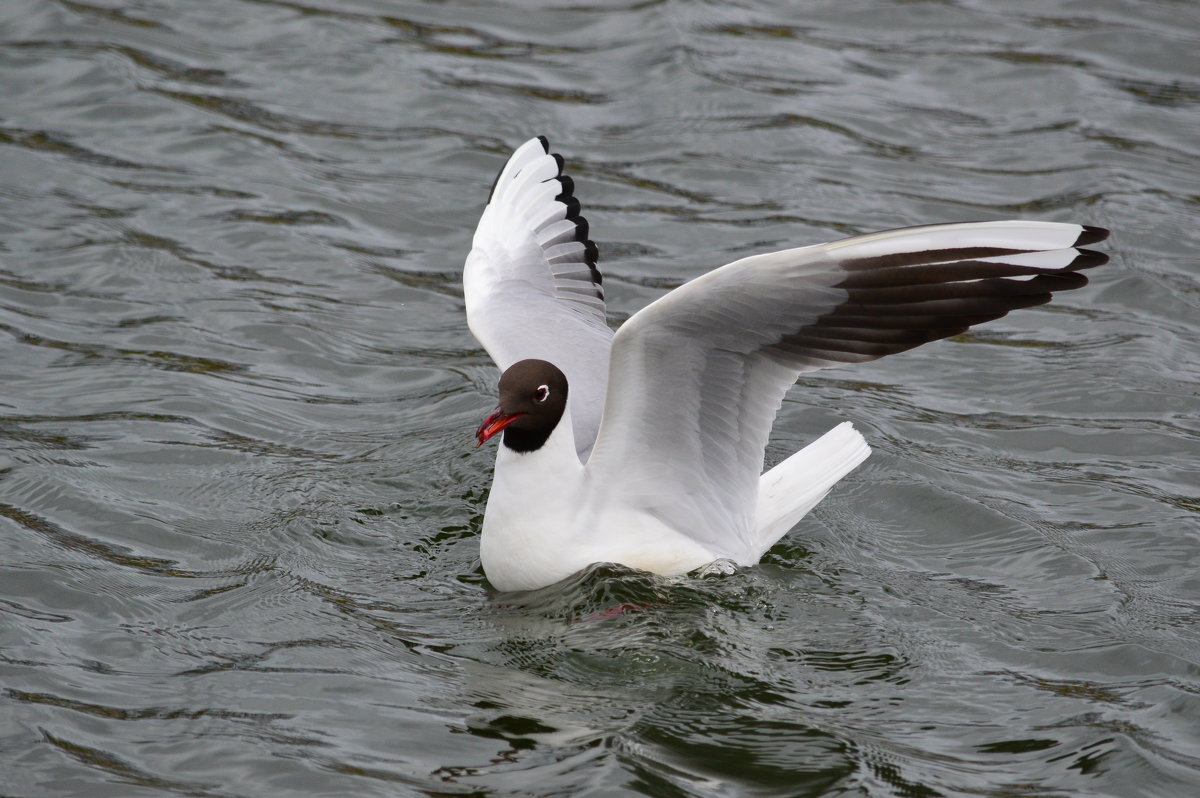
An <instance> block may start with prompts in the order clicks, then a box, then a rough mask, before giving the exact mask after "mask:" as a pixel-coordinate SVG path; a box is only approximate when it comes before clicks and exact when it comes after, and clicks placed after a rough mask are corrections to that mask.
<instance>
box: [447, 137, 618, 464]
mask: <svg viewBox="0 0 1200 798" xmlns="http://www.w3.org/2000/svg"><path fill="white" fill-rule="evenodd" d="M562 164H563V161H562V157H561V156H559V155H557V154H552V153H550V145H549V143H548V142H547V141H546V139H545V138H544V137H542V136H538V137H537V138H534V139H530V140H529V141H527V142H525V143H524V144H523V145H521V146H520V147H519V148H518V149H517V150H516V152H514V153H513V154H512V156H511V157H510V158H509V159H508V163H507V164H505V166H504V168H503V169H502V170H500V174H499V176H498V177H497V178H496V183H495V185H494V186H493V187H492V194H491V197H490V198H489V200H488V204H487V207H486V208H484V210H483V216H482V217H481V218H480V220H479V226H478V228H476V230H475V239H474V242H473V244H472V249H471V253H470V254H469V255H468V256H467V262H466V266H465V268H464V269H463V287H464V290H465V296H466V304H467V324H468V325H469V326H470V328H471V332H472V333H473V334H474V335H475V337H476V338H477V339H478V340H479V342H480V343H481V344H483V347H484V348H485V349H487V351H488V354H489V355H491V356H492V360H494V361H496V365H497V366H499V367H500V370H501V371H504V370H505V369H507V368H508V367H509V366H511V365H512V364H513V363H516V362H517V361H519V360H524V359H526V358H539V359H541V360H548V361H550V362H551V363H553V364H555V365H556V366H558V367H559V368H560V369H562V371H563V373H564V374H566V375H567V382H568V385H569V386H570V388H569V390H570V401H571V418H572V421H573V424H574V433H575V444H576V448H577V449H578V450H579V453H580V457H581V459H582V458H584V457H586V456H587V453H588V452H589V451H591V448H592V442H593V441H594V440H595V437H596V429H597V428H598V427H599V425H600V414H601V411H602V409H603V406H604V392H605V386H606V384H607V380H608V355H609V349H610V347H611V345H612V335H613V334H612V331H611V330H610V329H609V327H608V325H607V323H606V322H605V315H604V313H605V311H604V290H603V289H602V288H601V285H600V283H601V276H600V271H599V270H598V269H597V268H596V260H597V251H596V245H595V244H594V243H592V242H591V241H590V240H589V239H588V223H587V220H585V219H584V218H583V217H582V216H580V215H579V201H578V200H577V199H575V196H574V183H573V182H572V181H571V178H570V177H568V176H566V175H564V174H563V173H562Z"/></svg>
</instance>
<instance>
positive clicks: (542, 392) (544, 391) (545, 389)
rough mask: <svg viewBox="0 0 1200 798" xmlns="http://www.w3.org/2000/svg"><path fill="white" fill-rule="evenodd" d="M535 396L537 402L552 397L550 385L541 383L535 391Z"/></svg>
mask: <svg viewBox="0 0 1200 798" xmlns="http://www.w3.org/2000/svg"><path fill="white" fill-rule="evenodd" d="M533 398H534V400H535V401H536V402H538V403H541V402H544V401H546V400H547V399H549V398H550V386H549V385H539V386H538V387H537V391H535V392H534V394H533Z"/></svg>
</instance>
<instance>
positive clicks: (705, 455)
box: [464, 138, 1107, 590]
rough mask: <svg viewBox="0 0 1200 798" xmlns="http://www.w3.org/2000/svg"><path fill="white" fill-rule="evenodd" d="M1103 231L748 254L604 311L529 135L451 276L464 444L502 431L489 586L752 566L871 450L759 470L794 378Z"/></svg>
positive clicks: (1002, 232) (964, 314) (833, 437)
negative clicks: (648, 299)
mask: <svg viewBox="0 0 1200 798" xmlns="http://www.w3.org/2000/svg"><path fill="white" fill-rule="evenodd" d="M1106 234H1107V231H1103V230H1100V229H1098V228H1092V227H1086V226H1083V225H1075V224H1056V223H1049V222H972V223H962V224H950V225H932V226H927V227H916V228H908V229H904V230H894V231H887V232H884V233H876V234H872V235H868V236H859V237H855V238H850V239H845V240H842V241H836V242H833V243H830V244H821V245H816V246H810V247H802V248H799V249H792V250H784V251H781V252H774V253H769V254H765V255H758V256H754V257H750V258H745V259H743V260H740V261H736V262H734V263H731V264H728V265H726V266H723V267H721V268H720V269H716V270H715V271H712V272H709V273H708V274H706V275H704V276H702V277H699V278H697V279H695V280H693V281H691V282H690V283H688V284H686V285H684V286H681V287H680V288H678V289H676V290H674V291H672V292H670V293H668V294H666V295H665V296H663V297H662V298H660V299H659V300H657V301H656V302H654V303H652V304H651V305H649V306H648V307H646V308H644V309H643V310H641V311H639V312H638V313H636V314H634V315H633V316H632V317H631V318H630V319H629V320H628V321H627V322H626V323H625V324H624V325H623V326H622V327H621V328H620V330H618V331H617V332H616V334H615V335H614V333H613V332H612V331H611V330H610V329H609V327H608V325H607V323H606V320H605V309H604V299H603V290H602V288H601V277H600V273H599V271H598V270H597V268H596V247H595V245H594V244H593V243H592V242H591V241H590V240H588V226H587V223H586V222H585V221H584V220H583V219H582V217H580V216H579V203H578V201H577V200H576V199H575V198H574V196H573V184H572V182H571V180H570V178H567V177H565V176H564V175H563V174H562V160H561V158H559V157H558V156H555V155H551V154H549V148H548V145H547V143H546V141H545V139H541V138H537V139H531V140H530V141H528V142H526V143H525V144H524V145H523V146H522V147H520V148H519V149H518V150H517V151H516V152H515V153H514V154H513V156H512V157H511V158H510V159H509V162H508V163H507V164H506V166H505V167H504V169H503V170H502V171H501V173H500V175H499V177H498V178H497V182H496V185H495V187H494V188H493V192H492V196H491V198H490V200H489V203H488V206H487V208H486V209H485V211H484V214H483V217H482V218H481V220H480V224H479V227H478V229H477V231H476V234H475V240H474V245H473V249H472V251H471V253H470V255H469V256H468V258H467V264H466V268H465V270H464V284H465V296H466V301H467V316H468V322H469V324H470V326H471V330H472V332H474V334H475V336H476V337H477V338H478V339H479V340H480V342H481V343H483V344H484V346H485V348H486V349H487V350H488V352H489V353H490V354H491V355H492V358H493V359H494V360H495V361H496V363H497V365H498V366H499V367H500V368H501V370H502V372H503V374H502V376H501V381H500V406H499V407H498V408H497V411H496V412H495V413H493V414H492V416H490V417H489V418H488V420H487V421H485V422H484V424H483V426H481V427H480V430H479V433H478V437H479V440H480V443H482V442H483V441H485V440H487V439H488V438H490V437H492V436H493V435H496V434H501V433H502V434H503V440H502V443H501V445H500V447H499V452H498V454H497V458H496V468H495V476H494V480H493V484H492V491H491V494H490V496H489V499H488V506H487V510H486V513H485V516H484V522H483V536H482V541H481V557H482V561H483V566H484V570H485V572H486V573H487V576H488V579H489V580H490V581H491V582H492V584H493V585H494V586H495V587H497V588H499V589H501V590H518V589H530V588H536V587H542V586H545V585H548V584H552V583H554V582H556V581H559V580H561V579H563V578H565V577H567V576H569V575H571V574H572V573H575V572H576V571H578V570H580V569H582V568H585V567H587V566H588V565H591V564H592V563H597V562H615V563H619V564H622V565H625V566H629V567H632V568H640V569H643V570H647V571H653V572H655V573H660V574H667V575H674V574H682V573H686V572H688V571H691V570H694V569H696V568H699V567H701V566H704V565H705V564H707V563H709V562H712V561H714V560H718V559H727V560H731V561H733V562H735V563H737V564H739V565H749V564H752V563H754V562H757V561H758V559H759V558H760V557H761V556H762V554H763V553H764V552H765V551H766V550H767V549H768V548H770V546H771V545H773V544H774V543H775V542H776V541H777V540H778V539H779V538H780V537H781V536H782V535H783V534H785V533H786V532H787V531H788V530H789V529H790V528H791V527H792V526H794V525H795V523H796V522H798V521H799V520H800V518H802V517H803V515H804V514H805V513H807V512H808V511H809V510H810V509H811V508H812V507H813V506H814V505H815V504H816V503H817V502H818V501H820V499H821V498H822V497H823V496H824V495H825V494H826V493H827V492H828V491H829V489H830V488H831V487H832V486H833V485H834V483H836V482H837V481H838V480H839V479H841V478H842V477H843V476H845V475H846V474H847V473H849V472H850V471H851V470H852V469H853V468H854V467H856V466H857V465H858V464H859V463H861V462H862V460H863V459H865V458H866V457H867V455H868V454H869V451H870V450H869V448H868V446H867V444H866V442H865V441H864V440H863V438H862V436H861V435H859V434H858V433H857V432H856V431H855V430H854V429H853V427H851V426H850V425H849V424H841V425H839V426H838V427H835V428H834V429H833V430H831V431H830V432H828V433H826V434H825V435H824V436H822V437H821V438H820V439H818V440H817V441H815V442H814V443H812V444H811V445H809V446H808V447H806V448H804V449H802V450H801V451H799V452H797V453H796V454H794V455H792V456H791V457H790V458H788V459H787V460H785V461H784V462H782V463H780V464H779V465H777V466H776V467H775V468H773V469H771V470H770V471H768V472H767V473H766V474H762V473H761V472H762V467H763V457H764V452H765V448H766V443H767V437H768V434H769V432H770V428H771V424H772V422H773V420H774V417H775V413H776V412H777V410H778V409H779V406H780V404H781V402H782V400H783V397H784V394H785V392H786V391H787V389H788V387H790V386H791V385H792V384H793V383H794V382H795V380H796V377H797V376H798V375H799V374H801V373H803V372H805V371H811V370H814V369H819V368H824V367H827V366H835V365H843V364H847V363H854V362H862V361H866V360H872V359H875V358H878V357H882V356H884V355H887V354H891V353H893V352H899V351H903V350H905V349H910V348H912V347H914V346H918V345H920V344H921V343H924V342H927V341H932V340H936V339H938V338H944V337H947V336H950V335H954V334H957V333H960V332H963V331H965V330H966V329H967V328H969V327H970V326H971V325H974V324H978V323H980V322H983V321H987V320H990V319H995V318H999V317H1000V316H1003V315H1004V314H1005V313H1007V312H1008V311H1009V310H1012V309H1015V308H1019V307H1027V306H1030V305H1036V304H1041V303H1043V302H1046V301H1048V300H1049V299H1050V295H1051V292H1052V291H1056V290H1065V289H1071V288H1078V287H1080V286H1081V285H1084V284H1086V282H1087V281H1086V278H1084V277H1083V276H1082V275H1081V274H1079V273H1078V272H1079V270H1080V269H1084V268H1089V267H1091V266H1095V265H1098V264H1100V263H1103V262H1104V261H1105V260H1106V258H1105V257H1104V256H1103V255H1100V254H1099V253H1094V252H1090V251H1089V250H1080V249H1077V247H1079V246H1082V245H1084V244H1087V243H1091V242H1094V241H1099V240H1101V239H1103V238H1104V237H1105V235H1106Z"/></svg>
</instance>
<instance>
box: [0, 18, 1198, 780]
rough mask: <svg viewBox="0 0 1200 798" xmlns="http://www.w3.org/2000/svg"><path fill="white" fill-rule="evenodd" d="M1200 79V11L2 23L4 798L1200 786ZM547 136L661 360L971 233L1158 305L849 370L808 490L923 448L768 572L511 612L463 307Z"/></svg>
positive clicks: (1035, 321) (1127, 297)
mask: <svg viewBox="0 0 1200 798" xmlns="http://www.w3.org/2000/svg"><path fill="white" fill-rule="evenodd" d="M1197 53H1200V12H1198V10H1197V7H1196V6H1195V4H1193V3H1189V2H1174V1H1173V0H1141V1H1140V2H1118V1H1117V0H1088V2H1082V1H1079V2H1067V1H1066V0H1052V1H1051V2H1042V3H1028V2H1017V1H1016V0H1011V1H1008V2H1005V1H1002V2H994V1H993V0H989V2H981V1H977V0H955V1H953V2H933V1H932V0H931V1H929V2H922V1H920V0H915V1H912V2H893V3H886V4H868V3H844V2H831V1H825V2H813V3H805V4H792V3H786V2H782V1H780V2H763V3H742V4H731V3H727V2H720V3H715V2H714V3H707V2H636V3H633V2H629V3H605V4H587V3H572V2H561V3H558V4H539V3H521V4H515V5H514V4H511V3H494V2H486V1H485V0H478V1H477V2H456V1H451V2H416V3H400V2H384V1H383V0H373V1H372V0H349V2H333V1H332V0H298V1H296V2H292V1H288V2H284V1H282V0H210V1H209V2H203V3H186V2H182V1H181V0H138V1H137V2H133V1H131V0H128V1H123V0H96V1H95V2H91V1H89V2H82V1H81V0H9V2H6V3H4V5H3V9H2V10H0V70H2V74H3V80H2V81H0V331H2V332H3V333H5V335H3V336H0V342H2V343H0V346H2V347H3V348H2V350H0V544H2V546H3V550H4V555H3V557H2V558H0V773H2V774H3V778H0V794H2V795H4V796H21V797H22V798H24V797H26V796H67V795H80V796H95V797H102V796H120V797H121V798H124V797H125V796H174V795H178V796H205V797H208V796H292V795H295V796H312V795H361V796H372V795H379V796H395V795H496V796H502V795H530V794H535V795H571V796H576V795H594V796H601V795H623V794H647V795H662V796H684V795H697V796H742V795H780V796H799V795H864V796H866V795H870V796H885V795H898V796H932V795H995V796H1000V795H1013V794H1022V795H1039V796H1043V795H1044V796H1062V795H1086V796H1130V795H1139V796H1149V795H1161V796H1180V795H1186V794H1190V793H1191V792H1192V791H1193V790H1194V789H1195V785H1196V784H1197V783H1200V733H1198V730H1197V729H1198V727H1197V722H1196V719H1197V717H1200V634H1198V632H1197V627H1198V622H1200V489H1198V486H1200V469H1198V468H1197V465H1196V464H1197V455H1198V454H1200V412H1198V402H1197V394H1198V386H1200V359H1198V358H1197V355H1196V352H1197V343H1196V342H1197V341H1198V340H1200V312H1198V309H1200V288H1198V286H1197V273H1198V271H1200V269H1198V267H1197V262H1198V259H1197V256H1196V252H1197V250H1198V249H1200V236H1198V235H1197V228H1196V223H1195V220H1196V218H1197V215H1198V213H1200V136H1198V134H1197V131H1200V77H1198V76H1200V56H1198V55H1197ZM538 133H542V134H545V135H547V136H549V137H550V139H551V141H552V142H553V143H554V145H555V148H556V149H557V150H558V151H560V152H562V153H563V154H564V155H565V156H566V158H567V161H568V164H569V169H570V172H571V174H572V175H573V176H574V177H575V179H576V186H577V194H578V195H579V196H580V197H581V198H582V201H583V203H584V205H585V209H586V213H587V216H588V218H589V220H590V221H591V223H592V235H593V238H595V239H596V240H597V241H598V242H599V244H600V249H601V266H602V268H603V269H604V270H605V274H606V282H605V285H606V288H608V296H609V307H610V310H611V314H612V320H613V323H614V324H617V323H619V322H620V321H621V320H623V319H624V318H627V317H628V315H629V314H631V313H633V312H635V311H636V310H637V309H638V308H640V307H642V306H643V305H645V304H646V303H648V302H649V301H651V300H653V299H654V298H655V297H657V296H660V295H661V294H662V293H663V292H664V291H665V290H667V289H668V288H670V287H671V286H674V285H677V284H679V283H680V282H683V281H685V280H687V279H690V278H692V277H695V276H697V275H699V274H702V273H704V272H705V271H707V270H709V269H711V268H713V267H715V266H718V265H720V264H722V263H725V262H727V261H730V260H733V259H735V258H738V257H742V256H745V255H748V254H752V253H754V252H759V251H767V250H771V249H778V248H784V247H791V246H798V245H802V244H808V243H815V242H819V241H825V240H831V239H834V238H838V237H841V236H844V235H851V234H855V233H863V232H870V231H872V230H877V229H883V228H888V227H896V226H902V225H910V224H919V223H923V222H935V221H956V220H966V219H1002V218H1011V217H1014V216H1020V217H1026V218H1034V219H1045V220H1054V221H1082V222H1087V223H1091V224H1098V225H1102V226H1106V227H1111V228H1112V229H1113V230H1114V231H1115V233H1114V236H1113V238H1112V239H1111V241H1110V242H1109V243H1108V244H1107V245H1106V248H1107V249H1108V251H1109V252H1110V253H1111V254H1112V255H1113V262H1112V264H1111V265H1109V266H1107V267H1104V268H1102V269H1098V270H1096V271H1095V272H1094V277H1093V282H1092V284H1091V285H1090V286H1088V287H1087V288H1085V289H1083V290H1079V291H1074V292H1071V293H1069V294H1067V295H1064V296H1062V297H1061V299H1060V300H1059V301H1057V302H1056V303H1055V304H1053V305H1050V306H1047V307H1041V308H1034V309H1030V310H1026V311H1022V312H1019V313H1015V314H1013V315H1011V316H1009V317H1007V318H1005V319H1003V320H1000V321H998V322H995V323H992V324H989V325H987V326H985V327H982V328H979V329H978V330H976V331H973V332H972V333H970V334H969V335H964V336H959V337H958V338H955V339H953V340H950V341H945V342H941V343H937V344H933V345H930V346H928V347H924V348H922V349H919V350H916V351H913V352H910V353H906V354H904V355H901V356H897V357H895V358H889V359H885V360H883V361H880V362H877V363H874V364H868V365H865V366H862V367H856V368H852V369H843V370H837V371H830V372H827V373H824V374H816V375H808V376H806V377H805V378H804V379H802V380H801V382H800V383H799V384H798V386H797V387H796V389H795V390H794V391H793V393H792V394H791V395H790V396H789V399H788V401H787V402H786V404H785V406H784V408H783V411H782V413H781V416H780V420H779V424H778V426H777V427H776V430H775V436H774V438H773V442H772V444H771V447H770V450H769V453H768V454H769V459H770V460H771V461H772V462H773V461H776V460H779V459H782V458H783V457H784V456H786V455H787V454H789V453H791V452H792V451H794V450H795V449H797V448H799V447H800V446H802V445H803V444H804V443H805V442H807V441H808V440H810V439H812V438H813V437H815V436H816V435H819V434H820V433H822V432H824V431H825V430H826V429H828V428H829V427H831V426H832V425H833V424H835V423H837V422H839V421H841V420H847V419H848V420H851V421H853V422H854V423H855V424H856V425H857V426H858V427H859V428H860V429H861V430H862V431H863V433H864V434H865V435H866V436H867V438H868V439H869V441H870V442H871V444H872V446H873V447H874V450H875V452H874V455H873V456H872V457H871V459H870V460H868V461H867V463H866V464H865V465H864V466H863V467H861V468H860V469H859V470H857V471H856V472H855V473H854V474H852V475H851V476H850V477H849V478H847V479H846V480H845V481H844V482H843V483H842V484H841V485H840V486H839V487H838V488H837V489H836V490H835V491H834V492H833V494H832V495H831V496H830V497H829V498H828V499H827V500H826V501H825V502H824V503H823V504H822V505H821V506H820V507H819V508H818V509H817V510H816V511H815V512H814V513H813V514H811V515H810V516H809V517H808V518H806V519H805V520H804V521H803V522H802V523H801V524H800V525H799V526H798V527H797V528H796V529H795V530H794V531H793V532H792V533H791V534H790V535H789V536H788V537H787V538H785V540H784V541H783V542H782V543H781V544H780V545H778V546H777V547H776V548H775V549H774V550H773V551H772V552H771V553H770V554H769V555H768V556H767V558H766V560H765V561H764V563H763V564H762V565H760V566H758V567H755V568H749V569H744V570H742V571H739V572H738V573H737V574H735V575H733V576H731V577H726V578H723V579H713V580H696V579H692V580H677V581H666V580H660V579H656V578H652V577H649V576H646V575H641V574H636V573H629V572H621V571H617V570H613V569H608V568H600V569H595V570H593V571H591V572H588V573H584V574H581V575H578V576H577V577H575V578H573V579H571V580H568V581H567V582H565V583H563V584H561V585H557V586H554V587H552V588H547V589H545V590H542V591H537V592H536V593H534V594H531V595H525V596H519V597H511V596H507V597H505V596H495V595H493V594H491V593H490V592H489V591H488V589H487V585H486V583H485V580H484V579H483V576H482V572H481V571H480V569H479V567H478V530H479V525H480V519H481V516H482V512H483V508H484V502H485V500H486V495H487V489H488V485H489V482H490V469H491V461H492V457H493V453H492V452H491V451H490V450H487V449H485V450H480V451H476V450H474V448H473V440H472V437H471V435H472V432H473V430H474V429H475V426H476V425H477V424H478V422H479V420H480V418H481V417H482V414H484V413H486V412H487V411H488V410H489V408H490V407H491V406H492V402H493V395H494V393H493V392H494V383H495V379H496V373H495V370H494V368H493V366H492V364H491V362H490V360H489V359H488V357H487V355H486V354H485V353H484V352H483V351H482V350H481V349H480V348H479V346H478V345H477V344H476V343H475V341H474V340H473V339H472V338H471V337H470V335H469V333H468V332H467V329H466V325H465V320H464V317H463V306H462V298H461V288H460V276H461V264H462V259H463V258H464V256H465V254H466V252H467V250H468V249H469V245H470V237H471V232H472V230H473V227H474V224H475V221H476V219H477V218H478V214H479V212H480V210H481V208H482V204H483V202H484V200H485V198H486V195H487V190H488V186H489V185H490V184H491V181H492V178H493V176H494V174H495V172H496V170H497V169H498V168H499V166H500V165H501V164H502V162H503V160H504V158H505V157H506V155H507V153H508V152H509V151H510V150H511V149H512V148H513V147H514V146H516V145H517V144H519V143H520V142H521V141H523V140H525V139H526V138H528V137H529V136H531V135H534V134H538ZM623 602H630V603H637V604H641V605H644V607H645V609H642V610H638V611H633V612H626V613H623V614H612V613H607V612H606V610H608V609H609V608H611V607H613V606H615V605H618V604H621V603H623Z"/></svg>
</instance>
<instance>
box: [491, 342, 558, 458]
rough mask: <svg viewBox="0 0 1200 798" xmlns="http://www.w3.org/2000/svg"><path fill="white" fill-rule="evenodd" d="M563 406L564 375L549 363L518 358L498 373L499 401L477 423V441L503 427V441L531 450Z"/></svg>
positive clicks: (543, 439)
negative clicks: (494, 408)
mask: <svg viewBox="0 0 1200 798" xmlns="http://www.w3.org/2000/svg"><path fill="white" fill-rule="evenodd" d="M566 407H567V377H566V375H564V374H563V373H562V372H561V371H559V370H558V367H557V366H555V365H554V364H553V363H547V362H546V361H545V360H522V361H520V362H518V363H514V364H512V365H511V366H509V367H508V368H507V369H506V370H505V371H504V373H503V374H501V375H500V404H499V405H497V406H496V410H495V412H494V413H492V414H491V415H490V416H488V417H487V418H486V419H484V422H483V423H482V424H480V425H479V429H478V430H477V431H476V432H475V438H476V439H477V440H478V441H479V445H480V446H482V445H483V443H484V442H485V441H486V440H487V439H488V438H490V437H492V436H493V435H495V434H496V433H497V432H500V431H501V430H503V431H504V445H505V446H507V447H508V448H509V449H512V450H513V451H517V452H532V451H536V450H537V449H540V448H542V444H544V443H545V442H546V439H547V438H549V437H550V433H552V432H554V428H555V427H556V426H558V421H559V419H561V418H562V414H563V410H565V409H566Z"/></svg>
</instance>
